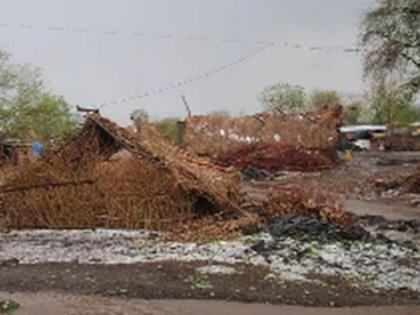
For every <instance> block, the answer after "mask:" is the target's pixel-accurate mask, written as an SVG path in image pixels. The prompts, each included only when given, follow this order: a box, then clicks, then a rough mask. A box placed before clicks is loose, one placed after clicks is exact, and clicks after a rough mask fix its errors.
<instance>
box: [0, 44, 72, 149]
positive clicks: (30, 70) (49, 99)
mask: <svg viewBox="0 0 420 315" xmlns="http://www.w3.org/2000/svg"><path fill="white" fill-rule="evenodd" d="M72 118H73V116H72V113H71V111H70V107H69V105H68V104H67V103H66V102H65V101H64V99H63V98H62V97H58V96H56V95H53V94H51V93H49V92H46V91H45V87H44V84H43V80H42V75H41V71H40V70H39V68H35V67H32V66H30V65H21V64H14V63H12V62H11V61H10V56H9V54H7V53H5V52H4V51H0V124H1V125H0V130H1V132H2V133H4V134H5V135H6V136H8V137H16V138H20V139H23V140H34V139H37V140H44V141H45V140H48V139H49V138H50V137H51V136H55V137H56V138H59V137H61V136H63V135H64V134H66V133H69V132H71V131H73V130H74V129H75V127H76V122H75V121H74V120H73V119H72Z"/></svg>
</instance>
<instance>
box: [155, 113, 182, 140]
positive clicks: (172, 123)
mask: <svg viewBox="0 0 420 315" xmlns="http://www.w3.org/2000/svg"><path fill="white" fill-rule="evenodd" d="M178 121H179V119H178V118H176V117H168V118H164V119H161V120H159V121H157V122H156V123H155V126H156V129H157V131H158V132H159V133H160V135H161V136H162V137H164V138H165V139H166V140H168V141H170V142H172V143H173V144H179V143H180V140H181V135H180V130H179V127H178Z"/></svg>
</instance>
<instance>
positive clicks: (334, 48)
mask: <svg viewBox="0 0 420 315" xmlns="http://www.w3.org/2000/svg"><path fill="white" fill-rule="evenodd" d="M1 28H3V29H6V28H16V29H20V30H26V31H30V30H33V31H46V32H70V33H79V34H80V33H89V34H97V35H103V36H124V37H133V38H137V39H140V38H141V39H158V40H159V39H160V40H183V41H195V42H204V41H206V42H214V43H220V44H248V45H249V44H253V45H281V46H283V47H288V48H291V49H302V50H309V51H325V52H342V53H359V52H360V49H358V48H357V47H350V46H343V45H325V44H320V45H312V44H301V43H293V42H288V41H279V40H252V39H244V38H238V37H223V38H222V37H221V38H218V37H212V36H203V35H200V36H197V35H190V36H180V35H176V34H170V33H168V34H152V33H145V32H139V31H125V32H124V31H119V30H104V29H102V30H101V29H96V28H88V27H74V26H62V25H60V26H59V25H49V26H48V25H47V26H42V25H36V24H15V23H10V22H0V29H1Z"/></svg>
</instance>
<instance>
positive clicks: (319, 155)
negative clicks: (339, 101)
mask: <svg viewBox="0 0 420 315" xmlns="http://www.w3.org/2000/svg"><path fill="white" fill-rule="evenodd" d="M341 122H342V108H341V106H338V105H337V106H333V107H329V108H326V109H323V110H319V111H315V112H308V113H304V114H283V113H262V114H257V115H252V116H245V117H215V116H193V117H190V118H187V119H186V121H185V124H184V128H183V134H182V145H183V147H184V148H188V150H191V151H193V152H194V153H196V154H197V155H200V156H207V157H210V158H211V159H212V160H213V161H214V162H215V163H218V164H221V165H235V166H239V167H244V166H254V167H257V168H265V169H267V170H269V171H276V170H297V171H311V170H321V169H325V168H330V167H332V166H333V165H334V164H333V162H334V161H335V160H336V159H337V148H338V141H339V133H338V130H337V128H338V127H339V126H340V125H341Z"/></svg>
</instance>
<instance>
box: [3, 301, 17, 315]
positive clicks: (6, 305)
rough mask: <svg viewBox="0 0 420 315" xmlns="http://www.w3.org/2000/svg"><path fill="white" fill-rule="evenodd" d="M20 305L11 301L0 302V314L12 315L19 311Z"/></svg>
mask: <svg viewBox="0 0 420 315" xmlns="http://www.w3.org/2000/svg"><path fill="white" fill-rule="evenodd" d="M19 307H20V305H19V304H18V303H16V302H14V301H11V300H5V301H0V313H4V314H5V313H12V312H14V311H16V310H17V309H19Z"/></svg>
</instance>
